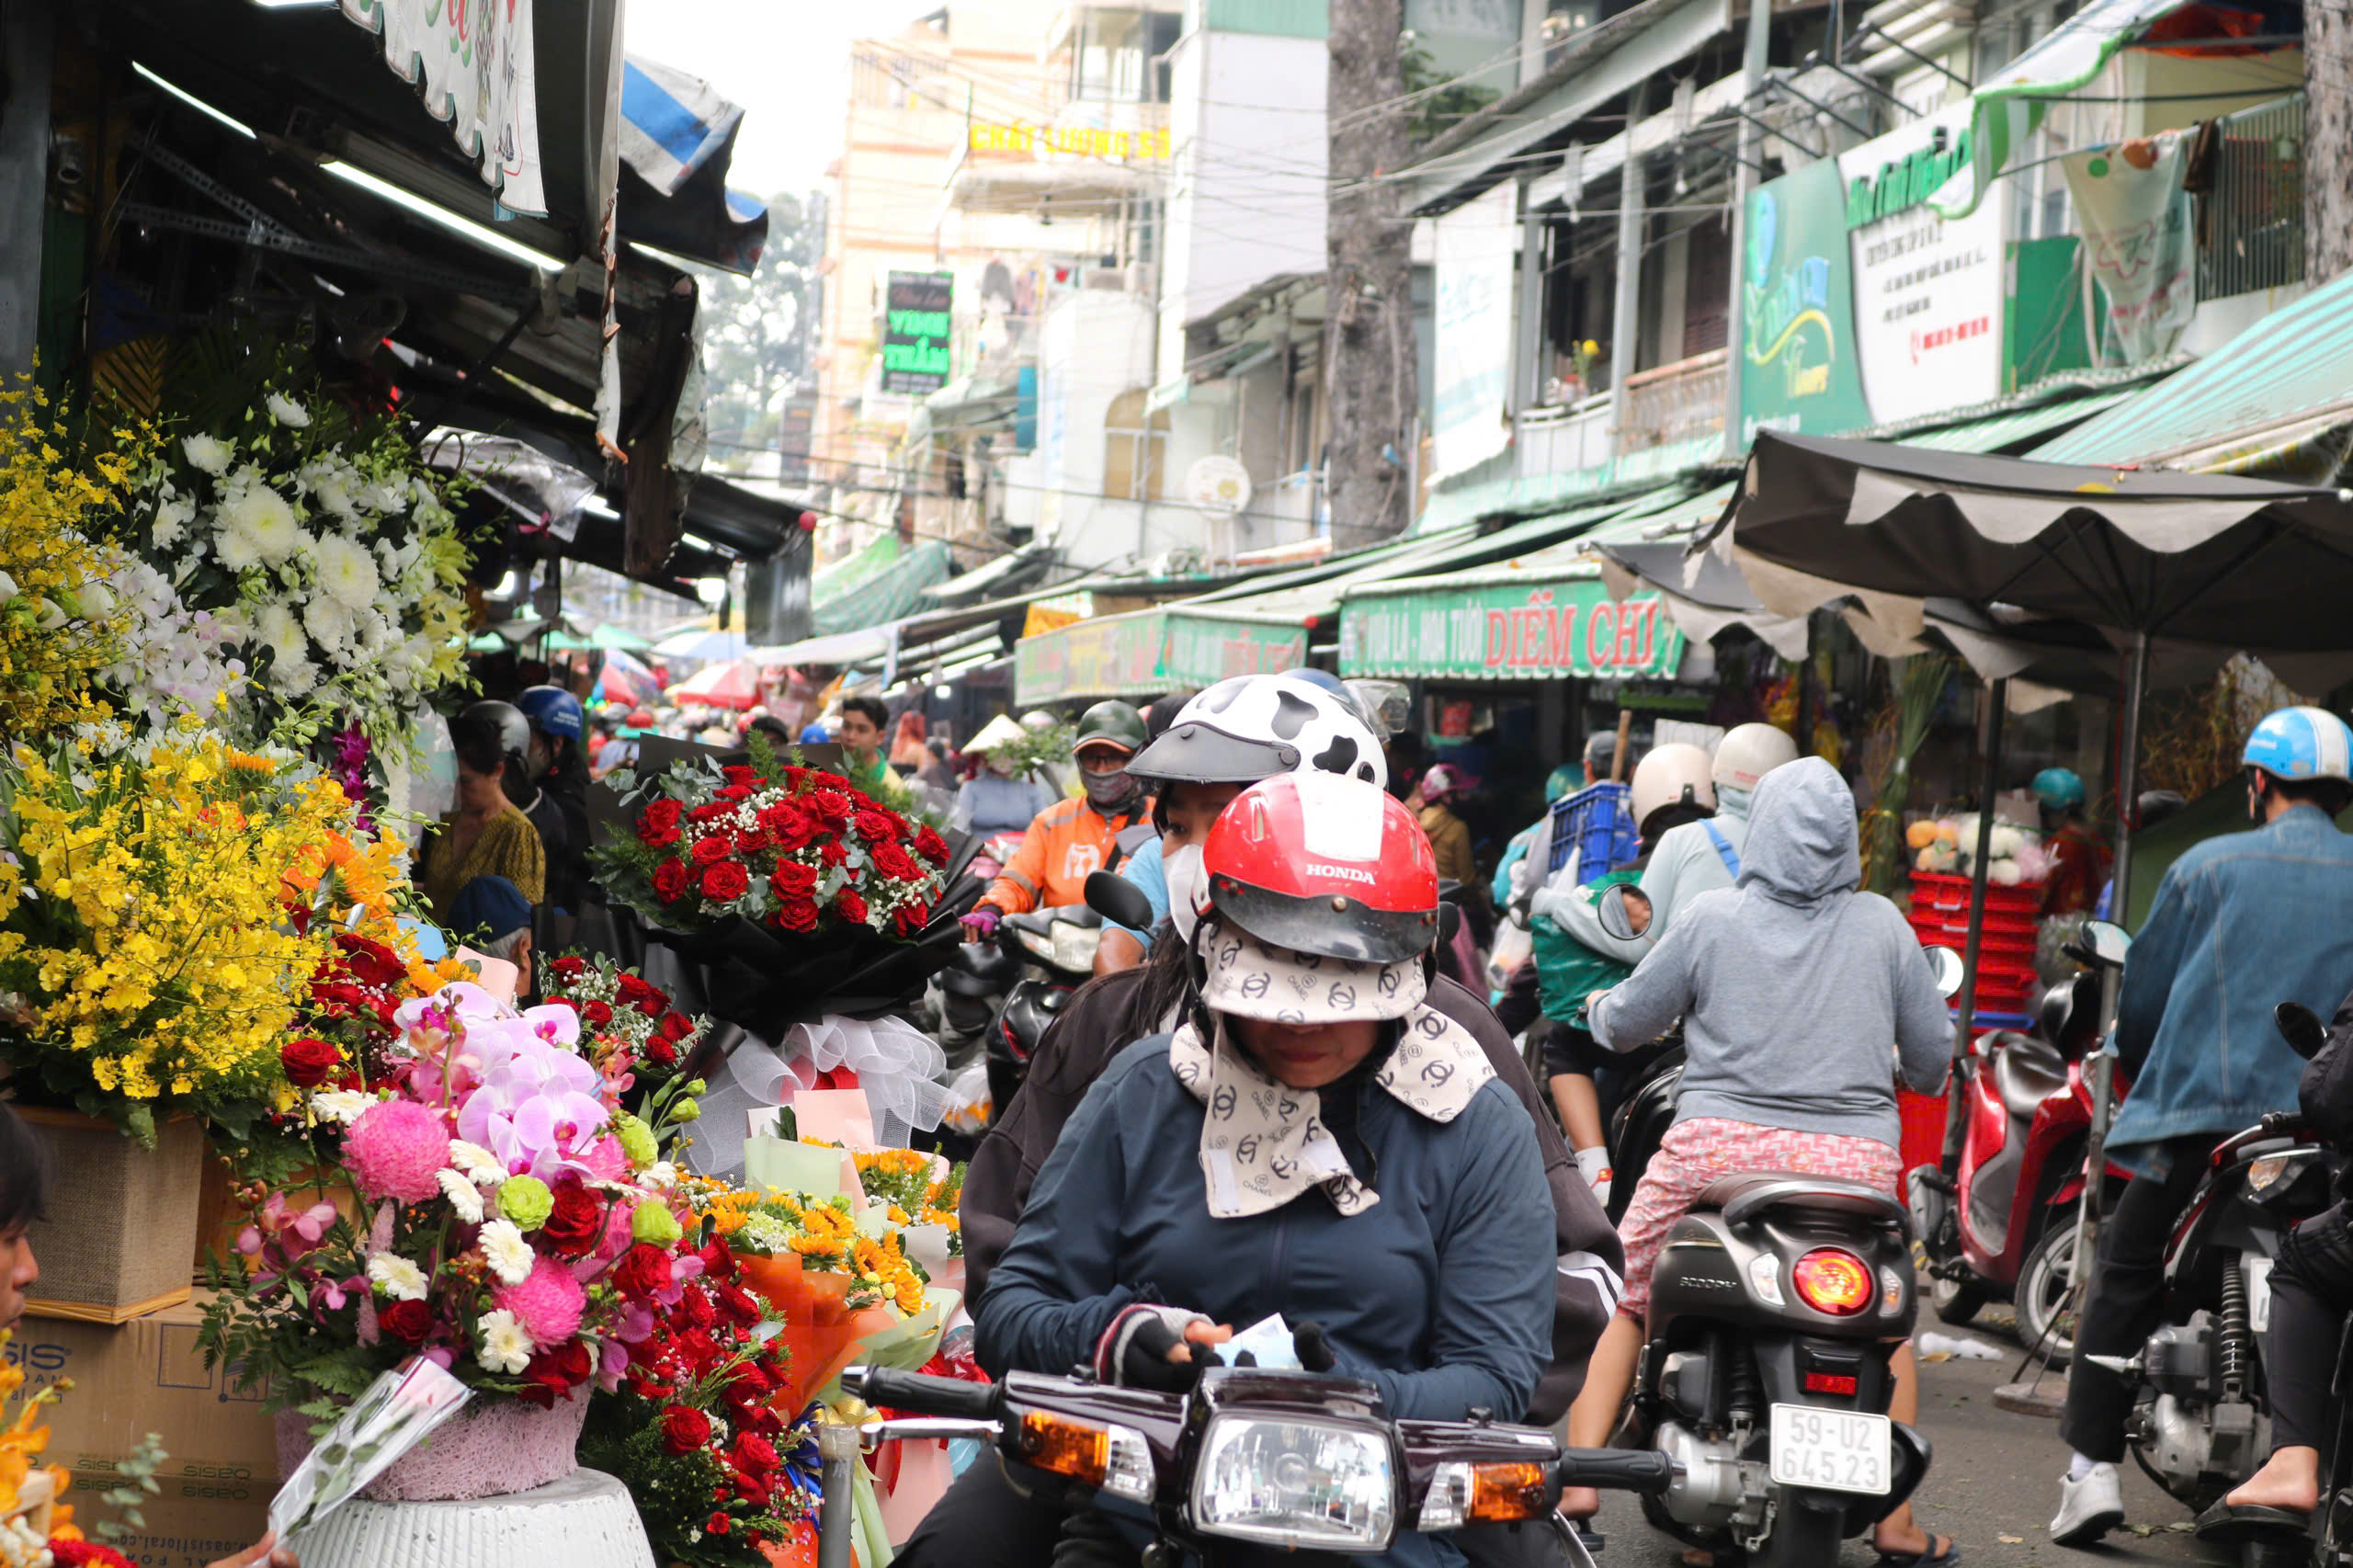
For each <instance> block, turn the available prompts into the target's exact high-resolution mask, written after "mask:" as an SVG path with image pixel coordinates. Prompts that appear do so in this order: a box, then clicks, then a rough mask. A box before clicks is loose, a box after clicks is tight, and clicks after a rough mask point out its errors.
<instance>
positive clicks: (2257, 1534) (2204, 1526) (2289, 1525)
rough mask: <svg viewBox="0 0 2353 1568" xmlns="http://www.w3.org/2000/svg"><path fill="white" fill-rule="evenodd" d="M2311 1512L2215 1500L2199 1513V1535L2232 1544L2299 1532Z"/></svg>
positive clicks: (2307, 1526)
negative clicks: (2209, 1506) (2213, 1503)
mask: <svg viewBox="0 0 2353 1568" xmlns="http://www.w3.org/2000/svg"><path fill="white" fill-rule="evenodd" d="M2312 1524H2313V1517H2312V1515H2311V1514H2309V1513H2307V1512H2304V1511H2302V1510H2301V1509H2295V1508H2272V1507H2267V1506H2264V1505H2262V1504H2260V1503H2217V1504H2215V1505H2214V1506H2212V1507H2211V1508H2209V1509H2207V1510H2206V1511H2205V1512H2204V1513H2202V1514H2200V1515H2199V1516H2198V1524H2197V1526H2196V1529H2197V1533H2198V1539H2199V1540H2211V1541H2215V1542H2219V1543H2220V1544H2222V1545H2224V1546H2235V1545H2238V1544H2239V1543H2241V1542H2243V1541H2249V1540H2262V1539H2263V1538H2265V1537H2266V1536H2277V1535H2302V1534H2303V1533H2304V1532H2305V1531H2306V1530H2308V1529H2310V1528H2312Z"/></svg>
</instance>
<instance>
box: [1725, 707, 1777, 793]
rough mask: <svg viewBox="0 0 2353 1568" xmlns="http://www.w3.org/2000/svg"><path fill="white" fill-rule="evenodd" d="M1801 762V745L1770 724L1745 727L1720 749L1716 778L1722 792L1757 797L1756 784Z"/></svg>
mask: <svg viewBox="0 0 2353 1568" xmlns="http://www.w3.org/2000/svg"><path fill="white" fill-rule="evenodd" d="M1797 759H1798V743H1797V742H1795V741H1793V740H1791V739H1790V736H1789V733H1788V732H1787V731H1784V730H1777V729H1775V728H1774V727H1773V726H1772V725H1770V724H1742V725H1740V726H1738V727H1737V728H1735V729H1734V730H1733V732H1732V733H1730V734H1727V735H1726V736H1724V738H1723V739H1722V741H1721V742H1719V743H1718V744H1717V745H1716V764H1715V767H1714V769H1713V774H1712V776H1713V778H1714V779H1715V783H1716V788H1717V789H1719V790H1742V791H1743V792H1745V793H1752V794H1753V793H1754V792H1755V791H1756V781H1757V780H1758V779H1760V778H1764V777H1765V776H1766V775H1767V774H1768V773H1770V772H1772V771H1773V769H1775V768H1777V767H1780V766H1781V764H1783V763H1785V762H1795V761H1796V760H1797Z"/></svg>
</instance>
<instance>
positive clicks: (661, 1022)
mask: <svg viewBox="0 0 2353 1568" xmlns="http://www.w3.org/2000/svg"><path fill="white" fill-rule="evenodd" d="M540 995H541V996H543V997H544V998H545V999H546V1000H547V1001H548V1002H549V1003H550V1004H551V1005H556V1004H561V1005H562V1006H567V1007H570V1008H571V1009H572V1010H573V1011H574V1013H576V1014H578V1015H579V1017H580V1053H581V1054H582V1055H583V1056H585V1057H586V1058H587V1059H588V1060H589V1061H590V1062H592V1063H594V1064H595V1066H596V1068H597V1074H598V1075H599V1076H601V1077H602V1078H603V1079H604V1081H605V1095H606V1098H607V1100H608V1103H609V1104H611V1105H613V1106H614V1107H615V1108H620V1107H621V1106H623V1105H628V1106H631V1107H632V1108H634V1107H638V1106H641V1105H642V1103H643V1101H644V1098H645V1095H646V1092H647V1091H650V1090H657V1089H659V1088H661V1087H662V1086H663V1085H665V1084H668V1083H670V1082H671V1081H672V1080H673V1079H675V1078H676V1077H677V1076H678V1074H680V1073H682V1072H684V1071H685V1070H686V1066H687V1062H688V1059H689V1058H691V1057H692V1056H693V1055H694V1053H695V1050H696V1048H697V1047H699V1045H701V1044H702V1042H703V1038H704V1036H705V1035H707V1034H708V1033H709V1032H710V1020H709V1019H708V1018H691V1017H688V1016H687V1015H686V1014H684V1013H682V1012H680V1011H679V1010H678V1009H677V1007H676V1006H674V1005H673V1004H672V1002H671V998H670V994H669V993H668V992H666V991H664V990H663V989H662V988H661V987H659V986H657V985H654V984H653V983H651V982H649V981H647V980H646V979H645V978H644V977H643V976H642V975H639V974H637V973H635V972H633V971H630V970H625V969H620V968H617V967H615V966H614V964H613V962H612V960H609V959H604V958H596V957H586V958H575V957H570V956H567V957H564V958H560V959H555V960H551V962H549V964H548V965H547V967H546V970H545V971H544V973H543V974H542V976H541V978H540Z"/></svg>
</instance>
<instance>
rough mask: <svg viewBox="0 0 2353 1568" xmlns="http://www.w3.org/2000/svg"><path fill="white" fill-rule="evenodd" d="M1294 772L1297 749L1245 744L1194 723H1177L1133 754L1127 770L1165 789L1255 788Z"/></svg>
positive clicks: (1264, 743) (1275, 744)
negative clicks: (1187, 786) (1166, 786)
mask: <svg viewBox="0 0 2353 1568" xmlns="http://www.w3.org/2000/svg"><path fill="white" fill-rule="evenodd" d="M1297 767H1299V748H1298V747H1297V746H1294V745H1285V744H1282V743H1281V742H1279V741H1254V740H1245V739H1243V738H1242V737H1240V736H1237V735H1229V734H1227V733H1224V732H1223V731H1222V730H1213V729H1211V728H1210V727H1209V726H1208V725H1207V724H1204V723H1200V722H1198V721H1196V722H1192V723H1188V724H1177V725H1175V726H1174V727H1172V728H1170V729H1168V730H1166V731H1164V732H1163V733H1162V734H1161V736H1160V738H1159V739H1158V740H1156V741H1154V742H1153V743H1152V744H1150V745H1148V746H1146V747H1144V748H1143V750H1142V751H1140V752H1138V753H1136V756H1135V760H1134V761H1132V762H1131V763H1129V764H1128V771H1129V772H1130V773H1132V774H1134V775H1135V776H1136V777H1137V778H1149V779H1152V780H1154V782H1158V783H1169V784H1256V782H1257V781H1258V780H1259V779H1261V778H1273V777H1275V776H1276V775H1277V774H1279V773H1289V772H1291V771H1292V770H1293V769H1295V768H1297Z"/></svg>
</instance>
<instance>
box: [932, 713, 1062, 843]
mask: <svg viewBox="0 0 2353 1568" xmlns="http://www.w3.org/2000/svg"><path fill="white" fill-rule="evenodd" d="M1027 744H1029V731H1027V730H1025V729H1023V728H1022V727H1021V726H1020V725H1018V724H1017V723H1015V722H1013V721H1012V720H1010V719H1008V718H1006V716H1005V715H1004V714H1002V713H1000V714H998V715H997V716H996V717H995V718H994V719H992V720H990V721H989V722H987V723H985V724H983V725H982V726H981V733H979V734H977V735H974V736H973V737H972V744H970V745H968V746H966V747H965V748H964V755H965V756H970V757H975V758H977V759H979V762H980V765H981V766H980V770H979V771H978V772H976V773H974V774H973V775H972V777H971V778H967V779H965V780H964V783H963V787H962V788H961V789H960V790H957V791H956V811H955V813H954V814H953V815H952V816H951V817H950V818H949V822H950V824H952V825H953V826H954V827H955V828H956V829H957V831H958V832H960V833H975V834H978V835H981V836H982V837H983V838H989V837H994V836H995V835H997V834H1000V833H1022V832H1026V831H1027V830H1028V829H1029V824H1030V823H1031V822H1032V821H1033V820H1034V819H1035V818H1036V817H1037V815H1038V813H1039V812H1042V811H1044V810H1045V809H1046V808H1047V807H1048V806H1051V805H1052V804H1053V803H1054V792H1053V790H1051V788H1049V787H1048V786H1046V785H1045V784H1042V783H1040V781H1039V780H1037V779H1035V778H1030V777H1029V775H1028V774H1027V773H1026V772H1024V771H1023V770H1022V767H1021V752H1022V750H1023V748H1024V747H1025V746H1026V745H1027Z"/></svg>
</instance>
